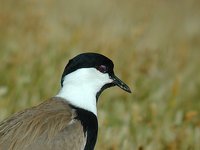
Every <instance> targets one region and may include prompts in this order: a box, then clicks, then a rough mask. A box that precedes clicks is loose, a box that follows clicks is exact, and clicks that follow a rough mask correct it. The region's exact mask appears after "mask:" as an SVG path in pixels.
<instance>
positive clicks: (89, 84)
mask: <svg viewBox="0 0 200 150" xmlns="http://www.w3.org/2000/svg"><path fill="white" fill-rule="evenodd" d="M112 81H113V80H112V79H110V77H109V75H108V73H101V72H100V71H98V70H97V69H95V68H81V69H78V70H76V71H74V72H72V73H70V74H68V75H66V76H65V77H64V81H63V87H62V89H61V90H60V92H59V93H58V95H56V96H57V97H62V98H64V99H66V100H67V101H68V102H69V103H71V104H72V105H74V106H77V107H79V108H82V109H85V110H88V111H91V112H93V113H94V114H95V115H97V108H96V94H97V92H99V91H100V90H101V88H102V87H103V86H104V85H105V84H107V83H111V82H112Z"/></svg>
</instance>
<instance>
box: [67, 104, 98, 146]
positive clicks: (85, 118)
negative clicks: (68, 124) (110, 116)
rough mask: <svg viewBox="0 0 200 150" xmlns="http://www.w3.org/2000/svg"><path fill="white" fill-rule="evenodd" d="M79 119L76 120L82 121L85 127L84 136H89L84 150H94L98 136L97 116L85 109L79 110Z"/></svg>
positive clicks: (77, 109)
mask: <svg viewBox="0 0 200 150" xmlns="http://www.w3.org/2000/svg"><path fill="white" fill-rule="evenodd" d="M71 107H72V108H74V109H76V112H77V117H76V118H75V119H77V120H80V121H81V124H82V126H83V130H84V134H87V141H86V145H85V148H84V150H94V147H95V144H96V140H97V134H98V120H97V117H96V115H94V114H93V113H92V112H90V111H87V110H85V109H81V108H77V107H74V106H71Z"/></svg>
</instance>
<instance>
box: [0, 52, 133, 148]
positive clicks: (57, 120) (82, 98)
mask: <svg viewBox="0 0 200 150" xmlns="http://www.w3.org/2000/svg"><path fill="white" fill-rule="evenodd" d="M113 86H118V87H119V88H121V89H122V90H124V91H126V92H128V93H131V89H130V88H129V87H128V85H127V84H125V83H124V82H123V81H122V80H120V79H119V78H118V77H117V76H116V75H115V73H114V64H113V62H112V60H110V59H109V58H108V57H106V56H104V55H102V54H99V53H94V52H86V53H81V54H78V55H77V56H75V57H74V58H72V59H70V60H69V61H68V63H67V65H66V66H65V68H64V71H63V74H62V76H61V88H60V90H59V91H58V93H57V94H56V95H55V96H53V97H51V98H49V99H47V100H45V101H43V102H42V103H40V104H39V105H36V106H33V107H30V108H27V109H25V110H22V111H20V112H17V113H15V114H14V115H11V116H10V117H8V118H7V119H5V120H3V121H2V122H1V123H0V150H93V149H94V148H95V144H96V141H97V134H98V120H97V103H98V99H99V96H100V95H101V93H102V92H103V91H104V90H105V89H107V88H110V87H113Z"/></svg>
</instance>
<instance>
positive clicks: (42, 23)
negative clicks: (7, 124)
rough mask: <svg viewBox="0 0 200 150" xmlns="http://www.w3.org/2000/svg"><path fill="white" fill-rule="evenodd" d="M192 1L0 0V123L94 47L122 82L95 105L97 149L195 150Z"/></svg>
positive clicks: (198, 125) (197, 11)
mask: <svg viewBox="0 0 200 150" xmlns="http://www.w3.org/2000/svg"><path fill="white" fill-rule="evenodd" d="M199 18H200V1H198V0H190V1H189V0H182V1H178V0H174V1H159V0H150V1H140V0H133V1H128V0H124V1H120V0H116V1H114V0H109V1H106V0H101V1H97V0H84V1H73V0H68V1H61V0H58V1H53V0H43V1H40V0H29V1H27V0H21V1H11V0H0V120H3V119H4V118H5V117H7V116H9V115H10V114H13V113H14V112H16V111H19V110H22V109H24V108H27V107H30V106H33V105H37V104H38V103H40V102H41V100H45V99H47V98H49V97H51V96H54V95H55V94H56V93H57V92H58V90H59V88H60V84H59V80H60V76H61V74H62V71H63V68H64V66H65V64H66V63H67V61H68V60H69V58H71V57H73V56H75V55H77V54H79V53H82V52H86V51H94V52H100V53H103V54H104V55H106V56H108V57H110V58H111V59H112V60H113V61H114V62H115V72H116V74H118V76H120V77H121V78H122V79H123V80H124V81H126V83H127V84H128V85H130V87H131V88H132V91H133V93H132V94H127V93H125V92H123V91H121V90H120V89H118V88H113V89H109V90H107V91H106V92H104V93H103V95H102V96H101V97H100V100H99V104H98V111H99V113H98V115H99V126H100V128H99V136H98V142H97V146H96V150H161V149H162V150H199V149H200V142H199V141H200V69H199V66H200V58H199V57H200V19H199Z"/></svg>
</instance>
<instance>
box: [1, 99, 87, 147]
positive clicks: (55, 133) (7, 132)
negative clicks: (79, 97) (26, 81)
mask: <svg viewBox="0 0 200 150" xmlns="http://www.w3.org/2000/svg"><path fill="white" fill-rule="evenodd" d="M76 115H77V114H76V112H75V110H74V109H72V108H71V107H70V106H69V105H68V104H67V102H66V100H64V99H61V98H59V97H53V98H51V99H50V100H47V101H45V102H43V103H42V104H40V105H38V106H35V107H32V108H29V109H26V110H24V111H21V112H19V113H16V114H14V115H13V116H11V117H9V118H8V119H6V120H5V121H3V122H1V123H0V150H33V149H34V150H36V149H37V150H44V149H45V150H63V149H65V150H81V149H83V148H84V144H85V141H86V138H85V137H84V133H83V127H82V125H81V123H80V121H78V120H76V119H74V118H75V117H76Z"/></svg>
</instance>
